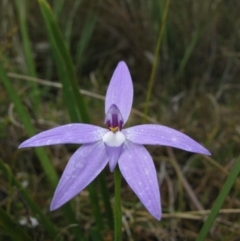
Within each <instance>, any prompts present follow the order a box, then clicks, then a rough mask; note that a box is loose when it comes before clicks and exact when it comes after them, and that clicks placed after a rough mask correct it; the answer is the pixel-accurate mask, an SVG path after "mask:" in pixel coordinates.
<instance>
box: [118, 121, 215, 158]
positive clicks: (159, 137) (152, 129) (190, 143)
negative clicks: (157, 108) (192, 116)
mask: <svg viewBox="0 0 240 241" xmlns="http://www.w3.org/2000/svg"><path fill="white" fill-rule="evenodd" d="M122 132H123V133H124V135H125V136H126V138H127V139H128V140H130V141H132V142H134V143H137V144H145V145H163V146H172V147H176V148H179V149H182V150H185V151H190V152H196V153H201V154H205V155H211V153H210V152H209V151H208V150H207V149H206V148H204V147H203V146H201V145H200V144H199V143H197V142H196V141H194V140H193V139H192V138H190V137H189V136H187V135H185V134H183V133H182V132H180V131H177V130H174V129H172V128H169V127H166V126H162V125H151V124H149V125H139V126H134V127H130V128H128V129H124V130H123V131H122Z"/></svg>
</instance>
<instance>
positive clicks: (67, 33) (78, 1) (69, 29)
mask: <svg viewBox="0 0 240 241" xmlns="http://www.w3.org/2000/svg"><path fill="white" fill-rule="evenodd" d="M81 3H82V0H75V1H74V3H73V7H72V10H71V12H70V14H69V18H68V20H67V24H66V28H65V33H64V36H65V40H66V45H67V47H68V49H70V40H71V36H72V27H73V20H74V18H75V16H76V13H77V10H78V9H79V7H80V5H81Z"/></svg>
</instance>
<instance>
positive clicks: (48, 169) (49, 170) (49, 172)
mask: <svg viewBox="0 0 240 241" xmlns="http://www.w3.org/2000/svg"><path fill="white" fill-rule="evenodd" d="M0 78H1V80H2V81H3V84H4V86H5V88H6V90H7V92H8V94H9V96H10V98H11V100H12V102H13V104H14V106H15V108H16V110H17V113H18V115H19V118H20V119H21V122H22V123H23V125H24V128H25V130H26V132H27V133H28V135H29V136H32V135H34V134H35V133H36V132H35V129H34V126H33V125H32V122H31V118H30V116H29V114H28V112H27V111H26V109H25V107H24V106H23V104H22V102H21V100H20V98H19V96H18V95H17V93H16V91H15V89H14V88H13V86H12V84H11V81H10V79H9V78H8V76H7V74H6V72H5V70H4V68H3V66H2V64H1V63H0ZM34 150H35V152H36V154H37V156H38V158H39V160H40V163H41V166H42V168H43V170H44V173H45V175H46V177H47V178H48V180H49V182H50V183H51V185H52V186H53V187H54V186H56V184H57V181H58V177H57V173H56V171H55V169H54V167H53V165H52V162H51V161H50V160H49V158H48V156H47V154H46V152H45V151H44V149H43V148H35V149H34Z"/></svg>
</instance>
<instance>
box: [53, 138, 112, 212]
mask: <svg viewBox="0 0 240 241" xmlns="http://www.w3.org/2000/svg"><path fill="white" fill-rule="evenodd" d="M107 162H108V158H107V154H106V150H105V147H104V144H103V142H102V141H98V142H95V143H91V144H85V145H82V146H81V147H80V148H79V149H78V150H77V151H76V152H75V153H74V154H73V156H72V157H71V158H70V160H69V162H68V164H67V166H66V168H65V170H64V172H63V174H62V177H61V179H60V181H59V183H58V186H57V189H56V190H55V193H54V197H53V200H52V203H51V206H50V210H51V211H52V210H55V209H57V208H59V207H60V206H62V205H63V204H65V203H66V202H68V201H69V200H70V199H71V198H73V197H74V196H76V195H77V194H78V193H79V192H81V191H82V190H83V189H84V188H85V187H86V186H87V185H88V184H89V183H90V182H91V181H93V179H95V177H96V176H97V175H98V174H99V173H100V172H101V171H102V169H103V168H104V167H105V166H106V164H107Z"/></svg>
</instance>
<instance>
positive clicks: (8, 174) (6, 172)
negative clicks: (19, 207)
mask: <svg viewBox="0 0 240 241" xmlns="http://www.w3.org/2000/svg"><path fill="white" fill-rule="evenodd" d="M0 170H2V174H3V176H4V177H5V179H8V180H9V181H10V182H11V184H12V185H13V186H15V187H16V188H17V189H18V191H19V193H20V194H21V196H22V198H23V199H24V201H25V202H26V204H27V206H28V207H29V208H30V209H31V211H32V213H33V214H34V215H36V216H37V217H38V219H39V220H40V222H41V224H42V225H43V227H44V228H45V230H46V231H47V232H48V233H49V236H50V237H51V238H53V239H54V238H56V237H57V235H58V231H57V228H56V227H55V226H54V224H53V223H52V222H51V221H50V220H49V219H48V217H47V216H46V215H45V214H44V213H43V212H42V210H41V209H40V207H39V206H38V205H37V204H36V203H35V202H34V201H33V199H32V198H31V196H30V195H29V193H28V191H27V190H26V189H25V188H23V187H22V185H21V184H20V183H19V182H18V180H17V179H16V178H15V175H13V173H12V171H11V169H10V167H9V166H8V165H7V164H5V163H4V162H3V161H2V160H0Z"/></svg>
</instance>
